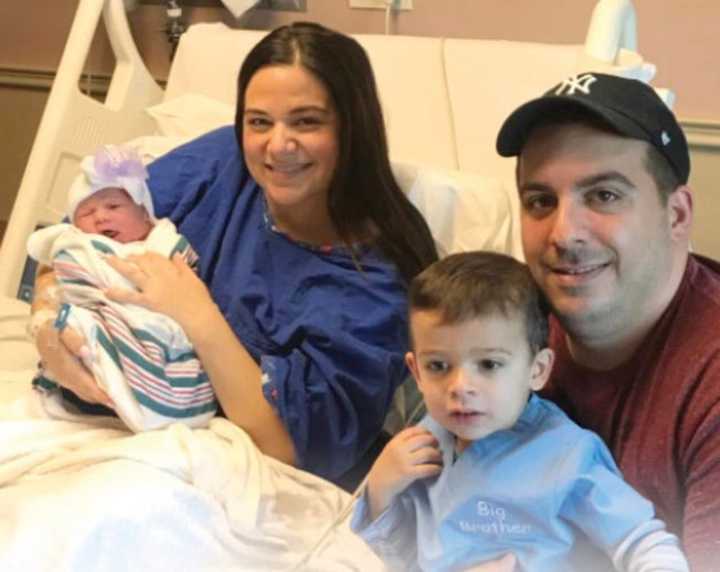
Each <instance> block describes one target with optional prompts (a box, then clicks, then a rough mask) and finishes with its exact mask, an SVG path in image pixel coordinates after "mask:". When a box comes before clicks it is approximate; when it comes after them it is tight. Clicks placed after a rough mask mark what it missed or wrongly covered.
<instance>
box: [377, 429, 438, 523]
mask: <svg viewBox="0 0 720 572" xmlns="http://www.w3.org/2000/svg"><path fill="white" fill-rule="evenodd" d="M442 462H443V461H442V453H441V452H440V449H439V448H438V441H437V439H436V438H435V436H434V435H433V434H432V433H430V431H428V430H427V429H425V428H423V427H409V428H407V429H403V430H402V431H400V433H398V434H397V435H395V437H393V438H392V440H391V441H390V442H389V443H388V444H387V445H386V446H385V448H384V449H383V451H382V453H380V456H379V457H378V458H377V460H376V461H375V464H374V465H373V467H372V469H371V470H370V476H369V477H368V500H369V503H370V518H371V520H375V519H376V518H377V517H378V516H380V514H381V513H382V512H383V511H384V510H385V509H386V508H387V507H388V506H389V505H390V503H391V502H392V500H393V498H395V496H396V495H397V494H398V493H400V492H402V491H403V490H405V489H406V488H407V487H408V486H409V485H410V483H412V482H413V481H416V480H417V479H424V478H427V477H432V476H435V475H438V474H439V473H440V471H442Z"/></svg>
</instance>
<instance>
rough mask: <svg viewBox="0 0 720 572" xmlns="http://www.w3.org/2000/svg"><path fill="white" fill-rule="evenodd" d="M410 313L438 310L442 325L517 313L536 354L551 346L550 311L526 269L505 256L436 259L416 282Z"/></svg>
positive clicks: (484, 254)
mask: <svg viewBox="0 0 720 572" xmlns="http://www.w3.org/2000/svg"><path fill="white" fill-rule="evenodd" d="M408 308H409V314H410V317H412V312H413V311H422V310H426V311H427V310H429V311H437V312H439V313H440V315H441V316H442V323H443V324H457V323H461V322H464V321H466V320H471V319H473V318H477V317H480V316H484V315H487V314H488V313H491V312H494V311H499V312H501V313H502V314H504V315H505V316H510V315H511V314H512V313H513V312H519V313H520V314H521V315H523V316H524V317H525V331H526V335H527V341H528V344H529V345H530V349H531V351H532V353H533V354H535V353H537V352H538V351H540V350H541V349H543V348H545V347H547V343H548V306H547V304H546V303H545V300H544V298H543V296H542V294H541V292H540V289H539V288H538V287H537V285H536V284H535V281H534V280H533V278H532V275H531V274H530V271H529V270H528V268H527V266H526V265H525V264H523V263H521V262H518V261H517V260H515V259H514V258H512V257H510V256H507V255H504V254H498V253H495V252H462V253H458V254H451V255H450V256H447V257H445V258H443V259H441V260H438V261H437V262H435V263H434V264H432V265H430V266H429V267H428V268H426V269H425V270H424V271H423V272H422V273H420V274H419V275H418V276H416V277H415V278H414V279H413V281H412V283H411V284H410V289H409V292H408Z"/></svg>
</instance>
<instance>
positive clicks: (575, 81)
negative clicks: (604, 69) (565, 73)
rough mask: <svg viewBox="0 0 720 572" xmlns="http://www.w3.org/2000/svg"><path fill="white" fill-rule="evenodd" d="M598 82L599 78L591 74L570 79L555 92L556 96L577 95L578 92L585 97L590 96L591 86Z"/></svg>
mask: <svg viewBox="0 0 720 572" xmlns="http://www.w3.org/2000/svg"><path fill="white" fill-rule="evenodd" d="M596 81H597V78H596V77H595V76H594V75H592V74H590V73H586V74H583V75H579V76H575V77H569V78H567V79H566V80H565V81H563V82H562V83H561V84H560V85H559V86H558V88H557V89H556V90H555V95H575V92H576V91H581V92H583V93H584V94H585V95H589V94H590V86H591V85H592V84H593V83H595V82H596Z"/></svg>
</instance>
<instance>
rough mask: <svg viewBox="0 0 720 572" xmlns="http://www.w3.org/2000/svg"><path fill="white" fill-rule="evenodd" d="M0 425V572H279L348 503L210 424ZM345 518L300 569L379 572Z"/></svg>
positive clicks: (34, 409)
mask: <svg viewBox="0 0 720 572" xmlns="http://www.w3.org/2000/svg"><path fill="white" fill-rule="evenodd" d="M35 399H36V396H34V395H33V393H32V391H30V390H28V392H27V394H26V395H24V396H22V397H21V398H19V399H18V400H17V401H16V402H15V403H13V404H12V405H6V406H4V407H3V408H2V409H3V410H2V411H1V412H0V416H2V420H1V421H0V443H2V447H0V514H1V515H2V518H0V570H7V571H11V570H12V571H14V570H17V571H20V570H32V571H33V572H62V571H68V572H70V571H78V570H102V571H103V572H114V571H118V572H120V571H127V570H138V571H140V570H142V571H143V572H149V571H155V570H157V571H163V572H167V571H173V570H178V571H179V570H188V571H193V572H195V571H197V572H203V571H221V570H228V571H229V570H248V571H255V570H257V571H267V570H292V569H294V568H295V566H296V565H297V564H298V563H300V562H301V561H302V560H303V558H304V557H305V556H306V555H307V554H308V553H309V552H310V551H311V550H312V549H313V548H314V547H315V545H316V544H317V543H318V541H319V540H320V539H321V537H322V535H323V533H324V532H325V530H326V529H327V528H328V526H329V524H330V523H332V522H333V521H334V520H335V519H336V518H337V517H338V516H339V515H341V514H342V511H343V509H344V508H345V506H346V505H347V503H348V500H349V495H348V494H347V493H345V492H343V491H341V490H340V489H338V488H337V487H335V486H334V485H332V484H330V483H328V482H327V481H324V480H322V479H320V478H318V477H315V476H313V475H310V474H308V473H306V472H304V471H300V470H298V469H295V468H293V467H290V466H288V465H285V464H283V463H280V462H278V461H275V460H273V459H271V458H269V457H266V456H264V455H262V454H261V453H260V452H259V451H258V450H257V448H256V447H255V446H254V445H253V443H252V442H251V440H250V438H249V437H248V436H247V434H245V433H244V432H243V431H242V430H240V429H238V428H237V427H236V426H234V425H232V424H231V423H230V422H229V421H227V420H224V419H216V420H213V421H212V422H211V424H210V426H209V428H208V429H195V430H191V429H189V428H188V427H186V426H184V425H180V424H177V425H173V426H171V427H170V428H168V429H166V430H163V431H151V432H147V433H141V434H135V435H133V434H132V433H130V432H128V431H126V430H124V429H122V428H120V427H119V426H118V423H117V422H116V420H112V419H108V418H95V419H94V420H93V423H92V424H91V423H80V422H78V423H72V422H67V421H57V420H50V419H44V418H43V417H42V415H41V414H40V413H38V412H39V405H38V404H37V403H36V401H35ZM383 569H384V568H383V567H382V565H381V563H380V562H379V560H378V559H377V558H376V557H375V556H374V555H373V554H372V552H370V550H369V549H368V548H367V547H366V546H365V545H364V543H363V542H362V541H361V540H360V539H359V538H358V537H356V536H355V535H353V534H352V533H351V532H350V530H349V528H348V521H347V519H343V520H342V523H341V524H340V526H338V527H337V528H336V529H335V530H334V532H333V533H332V534H331V535H330V536H329V537H328V538H327V539H326V541H325V542H324V543H322V544H321V545H320V548H319V549H318V550H317V552H316V553H315V555H314V557H313V558H311V559H310V560H309V561H308V562H307V563H306V564H305V565H303V566H302V570H324V571H328V572H331V571H332V572H334V571H343V570H346V571H351V570H353V571H361V570H362V571H375V570H378V571H379V570H383Z"/></svg>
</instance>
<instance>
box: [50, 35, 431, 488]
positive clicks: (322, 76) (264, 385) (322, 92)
mask: <svg viewBox="0 0 720 572" xmlns="http://www.w3.org/2000/svg"><path fill="white" fill-rule="evenodd" d="M149 173H150V180H149V186H150V189H151V192H152V194H153V202H154V207H155V212H156V213H157V216H159V217H165V216H168V217H169V218H170V219H171V220H172V221H173V222H175V224H176V225H177V226H178V229H179V231H180V232H181V233H183V234H184V235H185V236H186V237H187V238H188V239H189V241H190V243H191V244H192V246H193V247H194V248H195V250H196V251H197V252H198V254H199V256H200V278H201V279H202V281H201V280H200V279H198V278H196V277H195V275H194V274H193V273H192V272H191V271H190V270H189V268H188V267H187V266H185V265H184V264H183V263H182V262H181V261H180V260H173V261H172V262H170V261H167V260H164V259H162V258H160V257H159V256H158V257H153V256H151V255H147V256H143V257H139V258H136V259H133V260H132V261H130V262H128V261H120V260H115V262H114V264H115V266H116V268H117V269H118V270H119V271H121V272H122V273H123V274H125V275H126V276H127V277H128V278H130V279H131V280H132V281H133V282H134V283H135V284H136V285H137V287H138V291H137V292H127V291H126V292H118V291H114V292H110V293H109V295H111V296H112V297H113V298H115V299H117V300H118V301H124V302H132V303H137V304H140V305H143V306H146V307H148V308H150V309H152V310H155V311H159V312H163V313H166V314H167V315H169V316H170V317H172V318H174V319H175V320H176V321H177V322H179V323H180V325H181V326H182V327H183V329H184V330H185V332H186V334H187V335H188V337H189V338H190V340H191V342H192V343H193V345H194V346H195V350H196V352H197V353H198V355H199V356H200V358H201V361H202V362H203V365H204V367H205V369H206V371H207V372H208V374H209V377H210V380H211V382H212V385H213V388H214V390H215V392H216V394H217V397H218V400H219V402H220V404H221V407H222V409H223V411H224V413H225V415H226V416H227V417H228V418H229V419H230V420H231V421H233V422H234V423H236V424H237V425H238V426H240V427H242V428H243V429H244V430H245V431H247V432H248V433H249V434H250V436H251V437H252V438H253V440H254V441H255V443H256V444H257V446H258V447H259V448H260V449H261V450H262V451H263V452H264V453H266V454H269V455H272V456H273V457H276V458H278V459H280V460H282V461H285V462H288V463H292V464H295V465H297V466H299V467H301V468H304V469H307V470H309V471H312V472H314V473H316V474H319V475H321V476H324V477H326V478H329V479H331V480H335V481H337V480H339V479H340V477H341V476H342V475H343V474H344V473H346V472H347V471H348V470H349V469H351V468H352V467H353V466H354V465H355V464H356V463H357V462H358V461H359V460H360V459H361V458H362V456H363V455H364V454H365V453H366V452H367V451H368V450H369V448H370V447H371V445H372V444H373V442H374V440H375V439H376V438H377V437H378V435H379V434H380V430H381V426H382V423H383V419H384V416H385V414H386V412H387V409H388V407H389V405H390V401H391V398H392V394H393V392H394V390H395V388H396V387H397V386H398V385H399V383H400V382H401V380H402V379H403V378H404V376H405V369H404V365H403V353H404V352H405V351H406V346H407V342H406V334H405V329H406V322H405V289H406V285H407V283H408V282H409V280H410V279H411V278H412V277H413V276H414V275H415V274H417V273H418V272H419V271H420V270H422V269H423V268H424V267H425V266H427V265H428V264H429V263H431V262H432V261H433V260H435V259H436V257H437V255H436V252H435V248H434V243H433V240H432V237H431V235H430V232H429V230H428V227H427V225H426V224H425V222H424V221H423V219H422V217H421V215H420V214H419V212H418V211H417V210H416V209H415V208H414V207H413V206H412V205H411V203H410V202H409V201H408V200H407V198H406V197H405V195H404V194H403V193H402V191H401V190H400V189H399V187H398V185H397V183H396V182H395V180H394V178H393V175H392V172H391V169H390V164H389V160H388V149H387V141H386V135H385V131H384V123H383V118H382V112H381V108H380V103H379V100H378V96H377V92H376V87H375V81H374V77H373V73H372V69H371V67H370V63H369V61H368V58H367V55H366V54H365V52H364V50H363V49H362V47H361V46H360V45H359V44H358V43H357V42H355V41H354V40H353V39H351V38H349V37H347V36H344V35H342V34H339V33H337V32H333V31H331V30H328V29H326V28H324V27H322V26H319V25H316V24H309V23H296V24H292V25H290V26H284V27H282V28H279V29H277V30H275V31H273V32H271V33H270V34H269V35H268V36H266V37H265V38H264V39H263V40H261V41H260V43H259V44H258V45H257V46H255V47H254V48H253V50H252V51H251V52H250V53H249V54H248V56H247V58H246V60H245V62H244V63H243V65H242V67H241V70H240V74H239V78H238V105H237V114H236V120H235V129H234V130H233V129H232V128H223V129H220V130H217V131H214V132H212V133H209V134H207V135H205V136H203V137H201V138H199V139H197V140H195V141H192V142H190V143H188V144H186V145H185V146H183V147H181V148H179V149H177V150H175V151H173V152H171V153H169V154H168V155H166V156H164V157H161V158H160V159H158V160H157V161H156V162H154V163H153V164H152V165H150V167H149ZM51 280H52V277H51V275H44V276H41V277H40V278H39V279H38V288H39V295H38V302H37V303H36V306H38V307H39V306H42V305H43V304H46V303H47V296H45V295H44V294H43V292H47V284H48V283H49V282H51ZM206 285H207V286H206ZM208 290H209V291H208ZM62 338H63V342H64V344H65V345H66V346H67V347H68V348H69V349H70V350H71V352H68V351H67V350H66V349H65V347H59V348H57V347H56V348H53V347H52V346H58V345H59V344H57V343H56V342H57V332H55V331H54V330H53V329H52V327H51V325H50V324H49V323H46V324H45V325H44V326H43V327H42V328H41V330H40V335H39V336H38V345H39V349H40V352H41V355H42V357H43V360H44V361H45V363H46V365H47V367H48V368H49V369H50V370H51V371H52V372H54V373H55V377H56V378H57V379H58V381H59V382H60V383H61V384H62V385H63V386H65V387H66V388H68V389H70V390H72V391H73V392H74V393H75V394H76V395H78V396H80V397H81V398H83V399H85V400H86V401H91V402H97V403H105V404H107V405H111V404H110V403H108V399H107V397H106V396H105V395H104V394H103V392H102V391H101V390H100V389H99V388H98V387H97V385H96V384H95V383H94V381H93V380H92V378H90V377H89V375H88V374H87V372H85V371H82V370H81V368H79V366H78V365H77V363H76V359H75V358H74V357H73V355H72V354H73V353H74V354H75V355H78V353H79V352H80V346H81V345H82V342H81V341H79V340H78V339H77V337H75V336H74V335H73V333H72V332H63V334H62Z"/></svg>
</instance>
